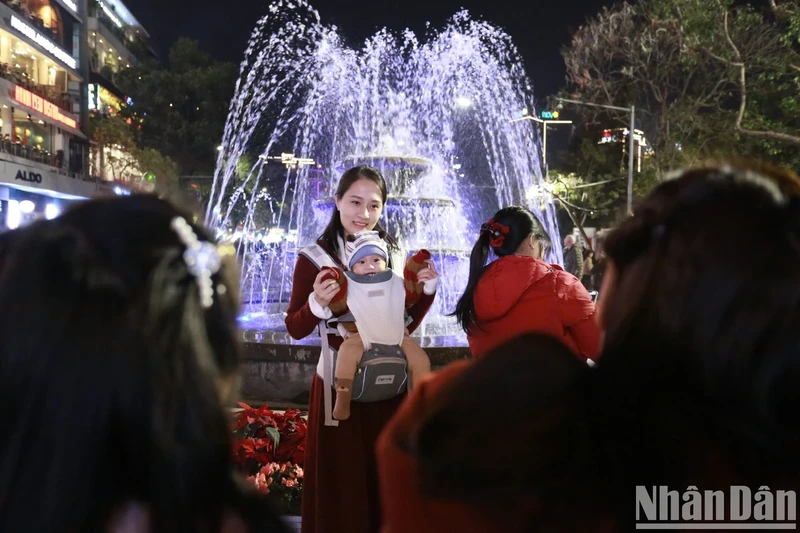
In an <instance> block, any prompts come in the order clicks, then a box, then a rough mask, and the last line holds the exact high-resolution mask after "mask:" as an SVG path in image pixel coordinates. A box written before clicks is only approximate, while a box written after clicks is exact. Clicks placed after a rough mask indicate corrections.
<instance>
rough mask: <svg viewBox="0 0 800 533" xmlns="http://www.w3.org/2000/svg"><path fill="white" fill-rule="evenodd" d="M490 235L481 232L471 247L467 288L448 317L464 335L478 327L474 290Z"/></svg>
mask: <svg viewBox="0 0 800 533" xmlns="http://www.w3.org/2000/svg"><path fill="white" fill-rule="evenodd" d="M490 239H491V235H490V234H489V232H486V231H483V232H481V235H480V237H478V241H477V242H476V243H475V246H473V247H472V253H470V254H469V279H468V280H467V287H466V289H464V294H462V295H461V298H459V300H458V303H457V304H456V310H455V311H454V312H453V313H452V314H451V315H450V316H454V317H456V319H457V320H458V324H459V325H460V326H461V329H463V330H464V332H465V333H469V331H470V329H472V328H475V327H478V328H480V327H481V326H480V323H479V322H478V317H477V315H476V314H475V289H476V288H477V287H478V282H479V281H480V280H481V277H482V276H483V271H484V270H485V268H486V260H487V259H489V240H490Z"/></svg>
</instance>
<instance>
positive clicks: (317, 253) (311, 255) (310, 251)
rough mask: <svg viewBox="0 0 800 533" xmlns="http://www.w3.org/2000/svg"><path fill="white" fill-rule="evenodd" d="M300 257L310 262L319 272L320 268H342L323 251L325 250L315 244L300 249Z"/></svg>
mask: <svg viewBox="0 0 800 533" xmlns="http://www.w3.org/2000/svg"><path fill="white" fill-rule="evenodd" d="M300 255H302V256H303V257H305V258H306V259H308V260H309V261H311V262H312V263H313V264H314V266H315V267H317V268H318V269H320V270H321V269H322V267H331V268H338V269H340V270H341V268H342V267H341V265H339V264H338V263H337V262H336V261H335V260H334V259H333V257H331V254H329V253H328V252H326V251H325V248H323V247H322V246H320V245H319V244H316V243H315V244H312V245H311V246H306V247H305V248H302V249H301V250H300Z"/></svg>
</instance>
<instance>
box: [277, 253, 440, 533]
mask: <svg viewBox="0 0 800 533" xmlns="http://www.w3.org/2000/svg"><path fill="white" fill-rule="evenodd" d="M317 244H319V245H320V246H322V247H323V248H324V249H326V250H327V247H326V246H325V244H324V242H323V241H319V242H318V243H317ZM331 257H333V256H331ZM334 260H335V261H336V262H337V263H339V264H340V265H341V262H340V261H339V259H338V258H337V257H334ZM342 268H343V269H344V267H343V266H342ZM318 273H319V270H317V267H316V266H314V264H313V263H312V262H311V261H309V260H308V259H307V258H306V257H304V256H300V257H299V258H298V259H297V264H296V265H295V269H294V282H293V284H292V297H291V301H290V302H289V309H288V311H287V315H286V330H287V331H288V332H289V334H290V335H291V336H292V337H294V338H295V339H302V338H305V337H307V336H309V335H311V334H314V333H315V332H316V329H317V326H318V325H319V321H320V319H319V318H317V317H316V316H314V314H313V313H312V312H311V309H310V307H309V305H308V296H309V295H310V294H311V293H312V292H313V291H314V279H315V278H316V277H317V274H318ZM433 298H434V295H430V296H429V295H425V294H423V295H422V298H421V299H420V301H419V303H417V304H416V305H414V306H413V307H411V308H410V309H408V313H409V315H410V316H411V318H412V319H413V322H412V323H411V325H410V326H409V328H408V329H409V331H411V332H413V331H414V330H415V329H416V328H417V327H418V326H419V324H420V322H421V321H422V319H423V318H424V317H425V314H426V313H427V312H428V309H430V306H431V304H432V303H433ZM328 341H329V342H330V344H331V346H332V347H334V348H338V347H339V345H340V344H341V343H342V338H341V337H339V336H335V335H329V336H328ZM323 392H324V386H323V382H322V378H320V377H319V376H318V375H315V376H314V379H313V381H312V383H311V397H310V399H309V406H308V434H307V436H306V453H305V468H304V470H305V479H304V482H303V517H302V532H303V533H377V532H378V531H379V530H380V527H381V508H380V495H379V491H378V473H377V466H376V462H375V443H376V442H377V440H378V435H379V434H380V432H381V430H382V429H383V427H384V426H385V425H386V423H387V422H388V421H389V419H390V418H391V417H392V416H393V415H394V413H395V411H396V410H397V408H398V407H399V406H400V404H401V403H402V401H403V398H404V397H402V396H398V397H396V398H394V399H392V400H387V401H385V402H377V403H358V402H353V403H352V405H351V408H350V409H351V414H350V418H349V419H348V420H345V421H342V422H339V426H338V427H330V426H325V415H324V399H323Z"/></svg>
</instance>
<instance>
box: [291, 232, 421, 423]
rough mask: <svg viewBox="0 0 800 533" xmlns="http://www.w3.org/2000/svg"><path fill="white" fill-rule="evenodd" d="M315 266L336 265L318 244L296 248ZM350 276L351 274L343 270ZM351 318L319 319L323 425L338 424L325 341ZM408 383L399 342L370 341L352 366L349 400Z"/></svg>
mask: <svg viewBox="0 0 800 533" xmlns="http://www.w3.org/2000/svg"><path fill="white" fill-rule="evenodd" d="M300 254H301V255H303V256H305V257H306V258H307V259H308V260H309V261H311V262H312V263H313V264H314V265H315V266H316V267H317V268H319V269H321V268H322V267H325V266H328V267H334V268H340V266H339V265H338V264H337V263H336V262H334V260H333V259H332V258H331V256H330V255H328V253H327V252H326V251H325V250H324V249H323V248H322V247H321V246H319V245H318V244H313V245H311V246H308V247H306V248H303V249H302V250H300ZM347 275H349V276H348V277H351V276H352V274H351V273H349V272H348V273H347ZM347 321H354V318H353V316H352V315H345V316H341V317H332V318H329V319H327V320H321V321H320V325H319V335H320V338H321V344H322V349H321V352H320V360H319V364H318V365H317V374H319V375H320V376H321V377H322V381H323V383H324V384H325V387H324V393H323V397H324V402H325V425H326V426H338V425H339V422H338V421H337V420H334V418H333V383H334V378H335V374H334V373H335V369H336V358H337V351H336V350H335V349H334V348H332V347H331V346H330V344H329V343H328V334H334V335H339V330H338V329H337V327H336V326H337V325H338V323H339V322H347ZM407 383H408V361H407V360H406V355H405V353H404V352H403V349H402V347H401V346H400V345H391V346H390V345H385V344H377V343H373V344H372V346H371V347H370V348H369V349H367V350H365V351H364V354H363V356H362V358H361V362H360V363H359V364H358V367H357V368H356V375H355V378H354V379H353V392H352V394H353V396H352V401H354V402H360V403H369V402H380V401H384V400H389V399H391V398H394V397H395V396H398V395H400V394H403V393H404V392H405V391H406V385H407Z"/></svg>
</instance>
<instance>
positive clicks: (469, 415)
mask: <svg viewBox="0 0 800 533" xmlns="http://www.w3.org/2000/svg"><path fill="white" fill-rule="evenodd" d="M588 371H589V368H588V367H587V366H586V365H585V364H583V363H582V362H580V361H579V360H577V359H576V358H575V356H574V354H572V352H571V351H570V350H569V349H568V348H567V347H566V346H564V345H563V344H562V343H561V342H560V341H558V340H557V339H555V338H553V337H550V336H547V335H543V334H534V333H530V334H526V335H523V336H521V337H518V338H516V339H514V340H511V341H508V342H506V343H504V344H503V345H501V346H499V347H497V348H496V349H494V350H492V352H491V353H489V354H487V355H486V356H485V357H483V358H481V359H479V360H476V361H475V362H474V363H472V364H471V365H470V366H469V367H468V368H467V369H466V370H465V371H464V372H463V373H462V374H460V375H458V376H457V377H456V378H455V379H454V380H453V381H452V382H450V383H448V384H447V385H446V386H445V388H444V389H442V391H441V394H437V396H436V397H435V398H434V399H433V400H432V401H433V407H432V408H431V410H430V411H429V412H428V413H427V414H426V415H425V416H421V417H420V420H419V423H418V425H417V426H416V427H415V428H413V429H412V430H411V432H410V433H409V435H408V438H407V440H404V441H401V442H398V443H397V444H398V445H399V446H400V447H401V448H404V449H406V450H407V451H408V452H409V453H410V454H412V455H413V456H414V457H415V459H416V460H417V463H418V465H419V476H420V477H419V480H418V481H419V490H420V492H421V493H422V494H423V496H424V497H426V498H431V499H444V500H455V501H460V502H464V503H467V504H469V505H470V506H474V507H475V508H478V509H482V510H484V511H485V513H486V514H487V516H488V517H489V518H491V519H492V520H494V521H496V522H497V524H498V526H500V525H501V524H502V525H503V526H504V527H503V528H502V530H503V531H528V530H531V529H530V528H531V523H529V520H531V519H532V516H533V513H534V511H535V510H536V509H534V508H529V507H528V506H529V504H531V502H534V501H535V502H538V504H542V502H543V501H548V502H550V499H551V498H554V500H553V501H552V502H551V504H552V505H557V504H558V498H557V495H560V494H561V491H562V489H564V486H563V484H562V481H561V480H562V479H564V478H566V477H567V470H566V469H569V470H572V469H575V470H577V471H581V470H588V469H591V468H592V467H591V465H589V464H580V463H579V462H576V461H575V460H574V459H575V457H578V456H584V457H588V452H587V451H584V452H579V451H578V449H579V448H580V447H582V446H584V445H588V443H589V440H588V439H587V438H586V435H585V433H584V427H582V425H581V424H580V423H577V422H576V421H575V420H573V419H570V418H569V417H566V416H564V415H565V413H566V412H567V411H570V410H572V408H574V407H575V402H576V401H577V400H578V396H577V395H575V394H574V391H575V390H580V389H581V388H582V387H581V383H583V382H584V381H585V380H586V379H587V378H588V377H589V372H588ZM554 464H555V465H559V466H560V467H564V470H558V469H554V468H553V465H554ZM567 489H568V490H572V491H574V489H573V488H570V487H567ZM499 509H503V511H502V512H500V511H499ZM539 525H542V524H539ZM561 525H563V524H561ZM500 530H501V529H500V527H498V531H500ZM544 530H547V528H544Z"/></svg>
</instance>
